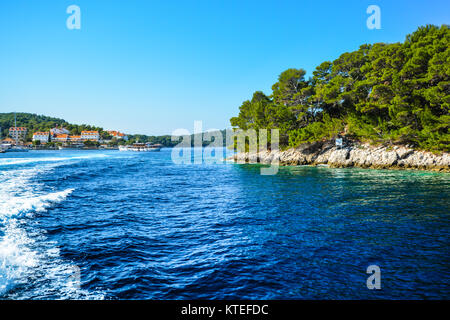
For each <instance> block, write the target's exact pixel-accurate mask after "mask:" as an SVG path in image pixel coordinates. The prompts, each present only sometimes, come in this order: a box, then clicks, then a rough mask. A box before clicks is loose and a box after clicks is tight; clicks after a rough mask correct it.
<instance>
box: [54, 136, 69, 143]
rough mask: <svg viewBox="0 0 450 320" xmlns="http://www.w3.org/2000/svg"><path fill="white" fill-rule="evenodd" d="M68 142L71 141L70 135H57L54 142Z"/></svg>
mask: <svg viewBox="0 0 450 320" xmlns="http://www.w3.org/2000/svg"><path fill="white" fill-rule="evenodd" d="M68 140H69V135H68V134H57V135H55V136H54V137H53V141H58V142H67V141H68Z"/></svg>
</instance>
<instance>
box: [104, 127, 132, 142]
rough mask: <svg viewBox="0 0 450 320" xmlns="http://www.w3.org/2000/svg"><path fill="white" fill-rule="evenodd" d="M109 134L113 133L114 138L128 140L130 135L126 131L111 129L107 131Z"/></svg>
mask: <svg viewBox="0 0 450 320" xmlns="http://www.w3.org/2000/svg"><path fill="white" fill-rule="evenodd" d="M107 132H108V134H109V135H111V136H112V137H113V138H116V139H117V140H122V139H123V140H125V141H128V136H127V135H126V134H125V133H122V132H119V131H114V130H110V131H107Z"/></svg>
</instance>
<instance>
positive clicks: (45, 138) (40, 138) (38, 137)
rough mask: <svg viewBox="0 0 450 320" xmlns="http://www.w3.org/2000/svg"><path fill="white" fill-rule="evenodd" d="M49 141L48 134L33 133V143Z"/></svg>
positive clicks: (46, 132)
mask: <svg viewBox="0 0 450 320" xmlns="http://www.w3.org/2000/svg"><path fill="white" fill-rule="evenodd" d="M49 139H50V132H48V131H45V132H35V133H33V141H39V142H40V143H47V142H48V141H49Z"/></svg>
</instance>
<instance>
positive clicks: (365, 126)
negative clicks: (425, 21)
mask: <svg viewBox="0 0 450 320" xmlns="http://www.w3.org/2000/svg"><path fill="white" fill-rule="evenodd" d="M305 75H306V71H305V70H303V69H288V70H286V71H283V72H282V73H281V74H280V75H279V77H278V81H277V82H276V83H275V84H274V85H273V86H272V93H271V94H270V95H266V94H264V93H263V92H261V91H257V92H255V93H254V94H253V97H252V98H251V100H247V101H244V102H243V103H242V105H241V106H240V108H239V115H238V116H237V117H233V118H231V120H230V122H231V125H232V126H233V127H234V128H240V129H243V130H247V129H256V130H258V129H262V128H267V129H271V128H278V129H279V132H280V145H281V146H282V147H284V148H288V147H296V146H298V145H300V144H302V143H305V142H314V141H319V140H325V139H330V138H333V137H336V136H337V135H344V136H345V137H347V138H349V139H353V140H357V141H361V142H370V143H373V144H385V145H386V144H388V145H392V144H396V145H410V146H413V147H414V148H417V149H423V150H430V151H435V152H439V151H446V152H448V151H449V149H450V144H449V141H450V135H449V132H448V130H449V126H450V114H449V107H450V30H449V26H447V25H443V26H441V27H438V26H434V25H427V26H425V27H419V28H418V29H417V30H416V31H415V32H414V33H412V34H410V35H407V36H406V39H405V41H404V42H403V43H393V44H386V43H376V44H364V45H362V46H360V48H359V50H357V51H353V52H346V53H343V54H342V55H341V56H340V57H339V58H337V59H336V60H334V61H332V62H331V61H325V62H323V63H321V64H320V65H319V66H318V67H317V68H316V69H315V70H314V71H313V73H312V77H310V78H309V79H306V78H305Z"/></svg>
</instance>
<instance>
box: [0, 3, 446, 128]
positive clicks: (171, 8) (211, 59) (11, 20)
mask: <svg viewBox="0 0 450 320" xmlns="http://www.w3.org/2000/svg"><path fill="white" fill-rule="evenodd" d="M71 4H76V5H78V6H79V7H80V8H81V30H68V29H67V28H66V19H67V17H68V16H69V15H68V14H67V13H66V8H67V7H68V6H69V5H71ZM370 4H376V5H378V6H379V7H380V8H381V26H382V29H381V30H369V29H367V27H366V19H367V17H368V15H367V14H366V8H367V7H368V6H369V5H370ZM449 15H450V2H449V1H448V0H437V1H432V0H430V1H423V0H408V1H406V0H395V1H392V0H390V1H384V0H383V1H380V0H371V1H364V0H352V1H350V0H346V1H323V0H315V1H307V0H294V1H290V0H272V1H263V0H255V1H249V0H236V1H234V0H222V1H218V0H207V1H193V0H192V1H168V0H166V1H151V0H142V1H130V0H127V1H125V0H122V1H101V0H94V1H93V0H89V1H87V0H70V1H65V0H54V1H44V0H41V1H32V0H29V1H17V0H14V1H1V3H0V112H10V111H18V112H32V113H38V114H45V115H49V116H55V117H61V118H64V119H66V120H67V121H69V122H73V123H78V124H81V123H87V124H94V125H99V126H102V127H104V128H105V129H118V130H121V131H125V132H127V133H145V134H170V133H171V132H172V131H173V130H174V129H176V128H186V129H188V130H189V131H192V130H193V121H194V120H202V121H203V125H204V129H211V128H218V129H222V128H226V127H228V126H229V118H230V117H232V116H234V115H236V114H237V112H238V107H239V106H240V104H241V103H242V101H244V100H246V99H248V98H250V97H251V95H252V93H253V92H254V91H256V90H263V91H264V92H266V93H270V88H271V85H272V84H273V83H274V82H275V81H276V78H277V76H278V74H279V73H280V72H281V71H283V70H285V69H287V68H291V67H294V68H304V69H306V70H307V71H308V73H309V74H311V72H312V71H313V70H314V68H315V67H316V66H317V65H318V64H319V63H321V62H323V61H325V60H333V59H335V58H337V57H338V56H339V55H340V54H341V53H343V52H345V51H352V50H355V49H357V48H358V47H359V45H361V44H363V43H374V42H398V41H403V40H404V38H405V36H406V34H408V33H411V32H412V31H414V30H415V29H416V28H417V27H418V26H420V25H425V24H437V25H441V24H444V23H450V16H449Z"/></svg>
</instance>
